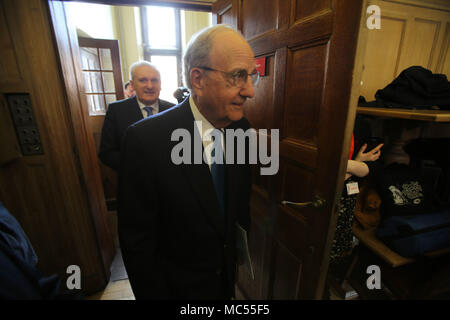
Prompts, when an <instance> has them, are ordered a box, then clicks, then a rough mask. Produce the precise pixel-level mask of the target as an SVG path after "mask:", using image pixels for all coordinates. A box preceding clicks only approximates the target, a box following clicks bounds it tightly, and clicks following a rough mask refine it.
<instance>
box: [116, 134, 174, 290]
mask: <svg viewBox="0 0 450 320" xmlns="http://www.w3.org/2000/svg"><path fill="white" fill-rule="evenodd" d="M134 129H136V128H135V127H129V128H128V129H127V131H126V133H125V137H124V139H123V145H122V152H121V166H120V172H119V192H118V210H117V214H118V231H119V240H120V245H121V249H122V255H123V260H124V265H125V268H126V270H127V273H128V277H129V280H130V284H131V287H132V289H133V292H134V295H135V297H136V299H165V298H167V297H168V293H167V286H166V282H165V280H164V277H163V275H162V272H161V270H162V268H161V267H160V266H158V264H159V263H160V260H159V259H157V258H156V250H157V248H158V245H157V241H158V229H159V228H158V220H159V218H158V215H159V205H158V201H159V199H158V197H157V194H158V192H157V190H156V184H155V173H154V171H152V172H145V171H144V169H145V168H147V167H148V166H151V163H150V162H151V161H150V158H149V157H148V156H147V157H146V156H145V152H146V150H144V149H145V148H144V147H142V146H143V145H145V144H143V143H141V139H140V136H139V135H138V134H136V132H135V130H134Z"/></svg>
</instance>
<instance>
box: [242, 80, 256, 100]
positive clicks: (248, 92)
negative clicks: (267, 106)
mask: <svg viewBox="0 0 450 320" xmlns="http://www.w3.org/2000/svg"><path fill="white" fill-rule="evenodd" d="M241 96H243V97H247V98H253V97H254V96H255V87H254V86H253V82H252V79H251V78H250V77H248V78H247V82H246V83H245V85H244V86H243V87H242V88H241Z"/></svg>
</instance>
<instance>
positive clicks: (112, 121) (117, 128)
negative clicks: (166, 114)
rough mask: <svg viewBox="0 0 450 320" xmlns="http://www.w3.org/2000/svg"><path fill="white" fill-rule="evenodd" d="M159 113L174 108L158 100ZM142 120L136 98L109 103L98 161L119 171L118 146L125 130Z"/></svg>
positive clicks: (168, 103) (170, 104) (171, 104)
mask: <svg viewBox="0 0 450 320" xmlns="http://www.w3.org/2000/svg"><path fill="white" fill-rule="evenodd" d="M158 101H159V112H161V111H164V110H167V109H169V108H170V107H172V106H174V104H173V103H170V102H167V101H164V100H161V99H158ZM141 119H143V116H142V112H141V109H140V108H139V104H138V102H137V99H136V96H133V97H131V98H128V99H125V100H120V101H116V102H113V103H111V104H110V105H109V106H108V110H107V111H106V116H105V120H104V122H103V128H102V136H101V141H100V151H99V154H98V156H99V158H100V160H101V161H102V162H103V163H104V164H105V165H107V166H108V167H111V168H112V169H114V170H116V171H119V166H120V145H121V143H122V138H123V136H124V134H125V130H126V129H127V128H128V127H129V126H130V125H131V124H133V123H135V122H137V121H139V120H141Z"/></svg>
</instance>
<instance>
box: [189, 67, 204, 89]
mask: <svg viewBox="0 0 450 320" xmlns="http://www.w3.org/2000/svg"><path fill="white" fill-rule="evenodd" d="M190 76H191V85H192V89H193V90H196V92H197V94H199V93H200V92H201V91H202V89H203V86H204V83H203V82H204V74H203V72H202V71H201V70H200V69H198V68H193V69H192V70H191V74H190Z"/></svg>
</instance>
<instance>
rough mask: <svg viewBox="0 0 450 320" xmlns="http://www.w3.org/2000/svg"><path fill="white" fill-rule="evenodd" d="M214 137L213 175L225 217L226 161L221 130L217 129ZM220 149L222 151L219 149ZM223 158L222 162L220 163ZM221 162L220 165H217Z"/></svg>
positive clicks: (212, 152)
mask: <svg viewBox="0 0 450 320" xmlns="http://www.w3.org/2000/svg"><path fill="white" fill-rule="evenodd" d="M214 131H215V134H214V136H215V137H216V139H215V140H214V143H213V148H212V151H211V175H212V178H213V182H214V187H215V189H216V194H217V199H218V200H219V204H220V209H221V210H222V214H223V215H225V212H226V188H225V185H226V184H225V179H226V178H225V176H226V172H225V163H224V162H225V161H224V156H223V151H222V134H221V132H220V130H217V129H215V130H214ZM216 148H217V149H218V151H219V152H218V159H217V161H216V157H215V156H216ZM219 148H220V149H219ZM220 156H221V157H222V161H219V160H220V158H219V157H220ZM217 162H219V163H217Z"/></svg>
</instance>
